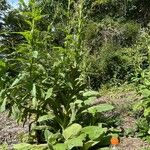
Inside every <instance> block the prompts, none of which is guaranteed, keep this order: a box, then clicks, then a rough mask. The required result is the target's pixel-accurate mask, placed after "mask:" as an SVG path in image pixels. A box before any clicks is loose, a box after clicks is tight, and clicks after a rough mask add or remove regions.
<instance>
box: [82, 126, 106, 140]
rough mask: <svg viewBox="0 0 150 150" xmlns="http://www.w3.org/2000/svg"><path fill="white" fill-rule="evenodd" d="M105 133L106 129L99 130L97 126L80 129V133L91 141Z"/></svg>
mask: <svg viewBox="0 0 150 150" xmlns="http://www.w3.org/2000/svg"><path fill="white" fill-rule="evenodd" d="M106 131H107V129H106V128H101V127H99V126H87V127H84V128H82V131H81V132H82V133H85V134H87V135H88V136H89V138H90V139H91V140H95V139H97V138H99V137H100V136H102V135H103V134H104V133H105V132H106Z"/></svg>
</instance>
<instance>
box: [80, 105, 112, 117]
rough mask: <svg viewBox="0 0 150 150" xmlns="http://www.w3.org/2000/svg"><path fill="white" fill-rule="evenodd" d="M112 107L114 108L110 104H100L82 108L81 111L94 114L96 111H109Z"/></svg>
mask: <svg viewBox="0 0 150 150" xmlns="http://www.w3.org/2000/svg"><path fill="white" fill-rule="evenodd" d="M112 109H114V107H113V106H112V105H110V104H100V105H97V106H92V107H90V108H88V109H87V110H84V111H83V112H82V113H85V112H88V113H90V114H93V115H95V114H96V113H102V112H106V111H110V110H112Z"/></svg>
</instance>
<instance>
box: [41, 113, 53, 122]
mask: <svg viewBox="0 0 150 150" xmlns="http://www.w3.org/2000/svg"><path fill="white" fill-rule="evenodd" d="M54 117H55V115H54V114H53V113H52V112H50V113H48V114H47V115H43V116H40V117H39V119H38V122H42V121H47V120H51V119H53V118H54Z"/></svg>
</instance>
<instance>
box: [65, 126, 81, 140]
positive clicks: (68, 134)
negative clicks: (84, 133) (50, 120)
mask: <svg viewBox="0 0 150 150" xmlns="http://www.w3.org/2000/svg"><path fill="white" fill-rule="evenodd" d="M81 129H82V126H81V125H80V124H77V123H74V124H72V125H71V126H69V127H68V128H66V129H65V130H64V131H63V136H64V138H65V139H66V140H67V139H69V138H72V137H74V136H75V135H78V134H79V132H80V131H81Z"/></svg>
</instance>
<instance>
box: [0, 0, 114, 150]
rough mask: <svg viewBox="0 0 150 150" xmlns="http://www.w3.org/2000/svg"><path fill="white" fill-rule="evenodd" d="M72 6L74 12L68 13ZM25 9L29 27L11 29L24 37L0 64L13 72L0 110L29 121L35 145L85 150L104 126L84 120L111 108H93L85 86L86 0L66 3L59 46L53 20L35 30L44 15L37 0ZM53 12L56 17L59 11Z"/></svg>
mask: <svg viewBox="0 0 150 150" xmlns="http://www.w3.org/2000/svg"><path fill="white" fill-rule="evenodd" d="M72 7H73V8H74V11H75V12H74V13H72V12H71V11H70V9H71V8H72ZM28 8H30V9H29V10H27V11H21V10H20V12H19V14H20V15H21V17H23V18H24V22H26V23H27V24H28V29H26V30H22V31H19V30H18V31H17V32H16V31H14V32H12V33H9V34H17V35H20V36H21V37H22V39H23V41H22V42H20V43H19V44H17V45H15V46H14V47H12V49H13V50H12V51H10V52H9V55H10V56H11V57H10V58H9V57H7V58H6V59H5V61H4V62H1V66H2V67H1V68H2V70H3V68H5V67H6V68H12V69H13V70H15V71H16V72H15V74H14V76H8V77H7V79H6V80H5V85H3V87H2V86H1V89H2V90H1V93H0V98H1V99H0V106H1V111H5V110H6V108H7V110H8V111H9V115H12V116H13V117H15V119H16V120H17V121H18V122H20V121H22V122H24V123H25V122H26V121H27V120H28V119H30V125H29V130H30V136H31V137H35V138H36V141H37V143H38V144H40V143H43V142H47V143H48V147H49V149H60V147H63V148H64V149H72V148H76V147H83V148H84V149H85V150H86V149H88V148H89V147H92V146H94V145H95V144H97V143H98V142H99V139H98V138H100V137H101V138H102V137H103V136H104V135H105V133H106V131H107V129H106V128H103V127H102V126H97V125H98V123H94V122H93V123H90V124H86V123H85V122H84V120H83V119H82V118H83V117H84V115H87V116H88V115H92V116H93V117H92V119H93V118H94V117H95V115H96V114H97V113H102V112H106V111H110V110H112V109H113V106H111V105H109V104H102V105H99V106H91V105H92V101H91V98H96V97H97V96H98V95H99V94H98V92H95V91H92V90H90V91H89V90H88V89H87V85H86V66H87V64H86V58H87V55H88V51H87V50H86V49H85V47H84V40H82V38H83V33H82V31H83V28H84V21H85V20H84V16H83V11H84V9H83V8H84V1H80V2H79V3H78V4H74V5H73V6H72V5H71V3H70V1H68V9H67V10H66V11H65V13H67V18H66V19H67V22H66V26H65V27H64V29H62V30H63V32H64V33H65V38H64V41H63V44H62V46H61V45H59V46H58V45H55V44H54V43H53V38H54V32H55V30H57V24H55V23H54V22H53V21H52V22H50V23H49V25H48V26H47V28H46V30H41V29H39V23H40V21H41V20H42V18H43V17H45V16H43V15H42V8H41V7H39V3H38V2H36V1H34V0H30V1H29V6H28ZM60 9H61V7H60ZM55 13H56V16H57V15H58V12H57V9H56V12H55ZM56 16H53V17H56ZM70 17H72V18H73V19H70ZM53 19H55V18H53ZM72 28H73V31H72ZM53 29H55V30H53ZM5 51H7V52H8V49H6V50H5ZM5 63H6V65H5ZM4 75H6V73H4ZM89 100H90V101H89ZM92 100H93V99H92ZM87 101H88V102H87ZM86 125H87V126H86ZM88 125H89V126H88ZM28 147H29V148H28ZM20 148H21V149H31V145H24V144H21V145H16V147H15V149H20Z"/></svg>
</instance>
